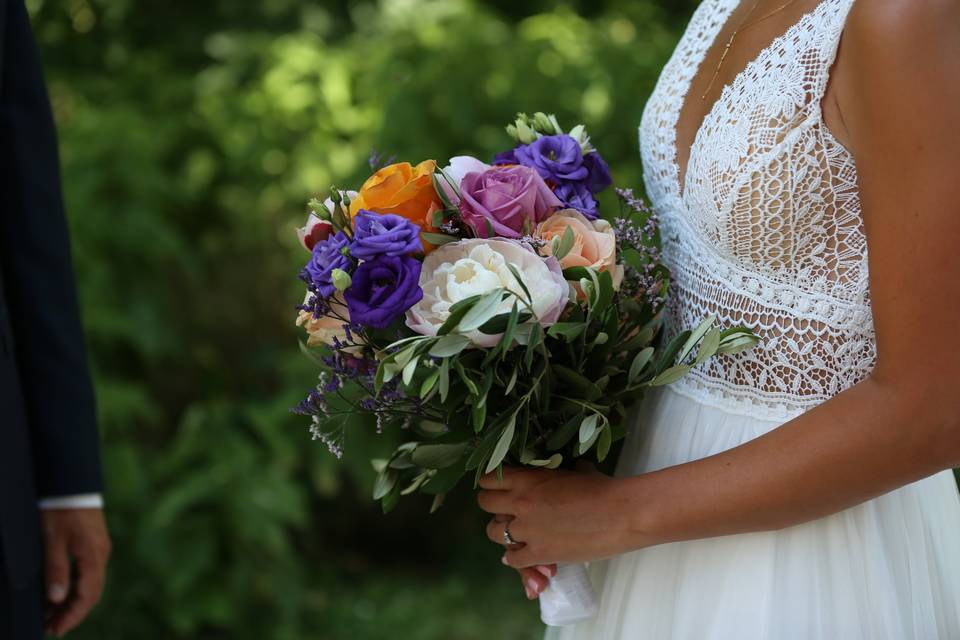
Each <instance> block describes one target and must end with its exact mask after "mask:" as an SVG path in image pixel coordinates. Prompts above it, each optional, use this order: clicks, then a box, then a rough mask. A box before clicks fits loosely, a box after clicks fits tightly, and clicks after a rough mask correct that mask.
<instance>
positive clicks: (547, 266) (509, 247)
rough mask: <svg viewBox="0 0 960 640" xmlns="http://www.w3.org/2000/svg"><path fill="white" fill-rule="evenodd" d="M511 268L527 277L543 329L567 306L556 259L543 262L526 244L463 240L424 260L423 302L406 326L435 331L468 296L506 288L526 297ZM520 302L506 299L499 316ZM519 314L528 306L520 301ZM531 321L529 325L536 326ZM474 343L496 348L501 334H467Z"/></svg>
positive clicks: (429, 333)
mask: <svg viewBox="0 0 960 640" xmlns="http://www.w3.org/2000/svg"><path fill="white" fill-rule="evenodd" d="M508 264H512V265H513V266H514V267H515V268H516V269H517V272H518V273H520V275H521V277H522V278H523V283H524V284H525V285H526V287H527V289H528V290H529V291H530V295H531V296H532V298H533V300H532V305H531V306H532V307H533V312H534V314H535V317H536V319H537V320H538V321H539V323H540V325H542V326H544V327H547V326H550V325H552V324H555V323H556V322H557V320H558V319H559V318H560V314H561V313H562V312H563V310H564V308H565V307H566V304H567V300H568V295H569V285H568V284H567V281H566V280H564V278H563V271H562V269H561V268H560V263H559V262H557V260H556V259H555V258H552V257H548V258H541V257H540V256H538V255H537V254H536V253H534V252H533V250H531V249H530V248H529V247H528V246H526V245H524V244H521V243H519V242H515V241H510V240H500V239H482V238H476V239H471V240H461V241H460V242H453V243H450V244H445V245H443V246H442V247H439V248H438V249H436V250H435V251H433V252H432V253H430V254H429V255H428V256H427V257H426V258H425V259H424V261H423V268H422V270H421V271H420V288H422V289H423V299H422V300H421V301H420V302H419V303H417V304H416V305H414V306H413V307H412V308H411V309H410V310H409V311H407V326H408V327H410V328H411V329H413V330H414V331H416V332H417V333H419V334H421V335H425V336H435V335H437V330H438V329H439V328H440V326H441V325H443V323H444V322H445V321H446V320H447V318H448V317H450V307H451V306H452V305H454V304H456V303H457V302H459V301H461V300H464V299H465V298H469V297H470V296H475V295H482V294H484V293H487V292H489V291H493V290H494V289H498V288H504V289H507V290H509V291H513V292H515V293H517V294H518V295H520V296H521V298H522V297H524V296H525V294H524V293H523V288H522V287H521V286H520V284H519V283H518V282H517V280H516V278H515V277H514V276H513V273H511V271H510V268H509V267H508V266H507V265H508ZM516 300H517V299H516V298H514V297H513V296H508V297H507V298H506V299H505V300H504V301H503V302H502V303H501V308H500V310H499V311H498V313H509V312H510V309H511V307H513V303H514V302H515V301H516ZM519 306H520V309H521V311H524V310H525V306H524V305H523V304H522V303H521V304H520V305H519ZM533 321H534V320H533V319H532V318H531V319H530V320H528V322H533ZM466 335H467V336H468V337H469V338H470V340H471V341H472V342H473V344H475V345H477V346H480V347H493V346H495V345H497V344H498V343H499V342H500V338H501V336H502V334H500V335H487V334H485V333H482V332H480V331H471V332H469V333H467V334H466Z"/></svg>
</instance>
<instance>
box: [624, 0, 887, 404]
mask: <svg viewBox="0 0 960 640" xmlns="http://www.w3.org/2000/svg"><path fill="white" fill-rule="evenodd" d="M738 1H739V0H705V1H704V2H703V3H702V4H701V5H700V7H699V8H698V9H697V12H696V13H695V14H694V17H693V19H692V20H691V22H690V25H689V27H688V29H687V32H686V34H685V35H684V37H683V39H682V40H681V42H680V44H679V45H678V47H677V50H676V51H675V52H674V55H673V57H672V58H671V60H670V61H669V62H668V64H667V65H666V67H665V68H664V71H663V74H662V75H661V77H660V80H659V82H658V84H657V88H656V90H655V92H654V94H653V96H652V97H651V99H650V101H649V102H648V104H647V107H646V109H645V111H644V116H643V122H642V124H641V127H640V145H641V153H642V156H643V163H644V169H645V179H646V185H647V193H648V195H649V197H650V199H651V202H652V203H653V206H654V208H656V209H657V210H658V211H659V212H660V215H661V218H662V220H663V228H662V232H663V241H664V258H665V260H666V262H667V265H668V266H669V267H670V269H671V270H672V272H673V283H672V284H673V290H672V293H671V298H670V301H669V303H668V312H669V324H670V326H671V327H672V329H671V330H678V329H680V328H688V327H692V326H694V325H695V324H696V323H697V322H699V321H700V320H701V319H702V318H704V317H706V316H708V315H711V314H713V315H716V316H717V318H718V319H719V321H720V322H722V323H724V324H726V325H733V324H743V325H746V326H749V327H751V328H752V329H754V330H755V331H756V332H757V334H758V335H759V336H760V337H761V339H762V342H761V344H760V345H759V346H758V347H757V348H755V349H754V350H752V351H749V352H746V353H742V354H738V355H736V356H722V357H719V358H715V359H713V360H711V361H709V362H707V363H704V364H703V365H700V366H699V367H697V368H696V369H695V370H694V371H693V372H692V373H691V374H690V375H689V376H688V377H687V378H685V379H684V380H681V381H680V382H679V383H676V384H675V385H674V388H675V389H676V390H677V391H679V392H681V393H684V394H687V395H692V396H694V397H696V398H698V399H701V400H704V401H706V402H709V403H711V404H714V405H718V406H721V407H725V408H728V409H731V410H735V411H738V412H745V413H750V414H751V415H758V416H763V417H768V418H771V419H779V420H785V419H789V418H791V417H793V416H795V415H797V414H799V413H802V412H804V411H806V410H807V409H809V408H810V407H812V406H815V405H816V404H819V403H821V402H823V401H824V400H827V399H829V398H831V397H833V396H834V395H836V394H837V393H839V392H841V391H843V390H844V389H846V388H848V387H850V386H852V385H854V384H855V383H857V382H859V381H860V380H862V379H863V378H864V377H865V376H866V375H867V374H868V373H869V372H870V370H871V369H872V368H873V365H874V362H875V360H876V346H875V338H874V331H873V319H872V315H871V312H870V298H869V288H868V271H867V244H866V238H865V235H864V231H863V223H862V217H861V209H860V198H859V192H858V188H857V171H856V166H855V164H854V161H853V157H852V156H851V154H850V153H849V152H848V151H847V150H846V149H845V148H844V147H843V146H842V145H841V144H840V143H839V142H838V141H837V140H836V139H835V138H834V137H833V136H832V135H831V134H830V131H829V130H828V129H827V127H826V125H825V124H824V122H823V114H822V111H821V106H820V104H821V101H822V99H823V96H824V94H825V92H826V88H827V83H828V81H829V73H830V69H831V67H832V65H833V61H834V59H835V58H836V53H837V47H838V45H839V41H840V36H841V33H842V31H843V27H844V24H845V22H846V16H847V14H848V13H849V10H850V8H851V6H852V4H853V1H854V0H822V1H821V2H820V4H818V5H817V6H816V8H815V9H814V10H812V11H810V12H809V13H807V14H805V15H804V16H803V17H802V18H801V20H800V21H799V22H798V23H796V24H795V25H794V26H792V27H791V28H790V29H789V30H788V31H787V32H786V33H785V34H783V35H782V36H780V37H779V38H777V39H776V40H774V42H773V43H772V44H771V45H770V46H769V47H767V48H766V49H764V50H763V51H762V52H761V53H760V54H759V55H758V57H757V58H756V59H754V60H753V61H752V62H751V63H750V64H749V65H748V66H747V67H746V68H745V69H744V71H743V72H741V73H740V74H739V75H738V76H736V78H735V79H734V80H733V82H732V83H731V84H729V85H728V86H726V87H725V88H724V89H723V91H722V92H721V95H720V97H719V99H718V100H717V102H716V103H715V104H714V105H713V108H712V109H711V111H710V112H709V113H708V115H707V116H706V118H705V119H704V121H703V124H702V126H701V127H700V129H699V130H698V131H697V134H696V136H695V139H694V142H693V145H692V147H691V151H690V159H689V161H688V165H687V171H686V176H685V178H684V184H683V185H682V187H681V185H680V176H679V173H680V170H679V167H678V164H677V158H676V149H677V135H676V133H677V121H678V119H679V117H680V111H681V109H682V107H683V102H684V100H685V96H686V94H687V92H688V90H689V87H690V84H691V81H692V79H693V77H694V75H695V74H696V73H697V70H698V69H699V67H700V65H701V63H702V61H703V59H704V57H705V56H706V53H707V51H708V49H709V48H710V46H711V45H712V44H713V42H714V40H715V39H716V38H717V36H718V34H719V32H720V30H721V29H722V28H723V26H724V24H725V23H726V21H727V20H728V18H729V17H730V15H731V14H732V12H733V10H734V9H735V8H736V5H737V3H738Z"/></svg>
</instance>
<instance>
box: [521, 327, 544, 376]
mask: <svg viewBox="0 0 960 640" xmlns="http://www.w3.org/2000/svg"><path fill="white" fill-rule="evenodd" d="M542 341H543V327H541V326H540V325H539V324H533V325H532V326H531V328H530V339H529V340H528V341H527V350H526V352H525V353H524V354H523V362H524V364H526V366H527V370H529V369H530V367H531V366H533V356H534V354H535V353H536V351H537V347H539V346H540V343H541V342H542Z"/></svg>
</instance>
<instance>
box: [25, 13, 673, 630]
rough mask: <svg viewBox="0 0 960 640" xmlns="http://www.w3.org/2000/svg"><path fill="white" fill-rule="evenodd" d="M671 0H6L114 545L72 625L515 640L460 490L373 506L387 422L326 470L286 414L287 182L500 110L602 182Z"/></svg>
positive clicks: (414, 146)
mask: <svg viewBox="0 0 960 640" xmlns="http://www.w3.org/2000/svg"><path fill="white" fill-rule="evenodd" d="M691 4H692V3H691V2H686V3H677V2H672V1H671V2H667V1H666V0H661V1H659V2H655V1H654V0H631V1H629V2H627V1H625V0H621V1H618V0H607V1H605V2H585V1H582V2H578V3H573V4H570V5H559V4H555V3H552V2H546V1H538V2H530V3H515V2H505V1H499V0H498V1H496V2H487V3H480V2H469V1H467V0H420V1H418V2H413V1H409V0H407V1H404V0H381V1H380V2H371V3H361V2H353V1H348V0H340V1H336V2H324V3H315V2H303V1H302V0H243V1H240V0H212V1H210V2H193V3H175V2H168V3H146V2H134V1H133V0H29V1H28V5H29V7H30V9H31V12H32V14H33V17H34V24H35V28H36V32H37V36H38V40H39V43H40V47H41V51H42V56H43V59H44V62H45V64H46V68H47V73H48V80H49V84H50V89H51V95H52V98H53V102H54V109H55V113H56V116H57V119H58V122H59V124H60V133H61V140H62V159H63V166H64V181H65V188H66V197H67V202H68V208H69V212H70V216H71V226H72V230H73V237H74V247H75V260H76V265H77V272H78V279H79V284H80V289H81V291H80V293H81V299H82V303H83V310H84V316H85V321H86V326H87V332H88V340H89V344H90V348H91V357H92V362H93V367H94V370H95V377H96V384H97V389H98V395H99V401H100V416H101V421H102V435H103V443H104V451H105V463H106V473H107V481H108V484H109V490H108V494H107V501H108V505H109V517H110V525H111V528H112V532H113V536H114V542H115V556H114V558H113V564H112V569H111V575H110V585H109V587H108V592H107V594H106V597H105V599H104V601H103V603H102V606H101V607H100V609H99V612H98V613H97V614H96V615H95V616H94V618H93V619H92V620H91V621H90V623H89V624H88V625H86V626H85V627H84V628H83V629H82V630H81V631H80V632H78V633H77V634H76V637H77V638H80V639H83V638H91V639H92V638H164V639H172V638H231V639H236V640H243V639H248V638H249V639H257V640H260V639H278V640H283V639H286V638H302V637H310V638H331V639H332V638H351V639H355V638H356V639H362V638H366V637H370V638H380V637H395V636H402V637H407V638H410V639H411V640H417V639H420V638H424V639H427V638H447V637H457V638H464V639H468V640H469V639H470V638H480V637H498V638H505V639H509V638H522V637H533V636H535V635H537V633H538V632H537V630H536V629H537V626H536V623H535V620H536V611H535V606H533V605H530V604H529V603H526V602H525V601H524V600H523V598H522V589H521V588H520V586H519V584H517V581H516V578H515V576H514V575H512V573H511V572H509V571H506V570H497V569H492V568H493V567H499V564H497V556H498V553H497V549H496V548H495V547H493V546H492V545H489V543H486V542H485V541H484V540H483V539H482V523H483V518H482V516H481V515H480V514H479V513H477V512H476V509H475V508H474V506H473V505H472V502H471V501H470V500H468V499H464V500H462V501H459V502H457V501H453V503H448V504H447V505H446V506H445V508H444V509H442V510H440V512H438V513H437V514H436V515H433V516H429V517H428V516H427V515H426V513H427V510H428V509H429V506H430V501H429V499H427V500H426V501H423V500H420V499H417V500H411V501H409V503H410V504H409V505H406V504H400V505H398V506H397V507H396V510H395V511H394V512H393V513H392V514H391V515H390V516H389V517H387V518H384V516H382V515H381V513H380V511H379V509H378V508H376V507H375V505H369V504H368V502H369V496H370V493H371V491H372V488H373V487H372V479H370V478H369V476H370V475H371V474H370V473H369V463H368V460H369V459H370V458H373V457H378V456H379V457H382V458H388V457H389V455H390V452H391V451H392V450H393V448H394V447H395V446H396V445H397V444H398V443H397V442H396V441H391V440H390V439H389V438H375V437H374V436H373V425H371V424H368V423H365V422H362V421H355V422H354V423H352V424H350V428H349V429H348V432H347V435H346V438H347V440H346V443H345V445H346V447H345V448H346V450H347V457H346V460H345V461H344V462H345V464H343V465H339V464H337V463H336V461H335V460H334V459H332V458H331V457H330V456H329V454H327V453H326V451H325V450H324V448H323V447H321V446H319V445H315V446H311V443H310V441H309V437H308V434H307V430H306V425H305V424H303V421H302V420H301V419H298V418H295V417H292V416H290V415H289V414H288V412H287V408H288V407H290V406H292V405H294V404H295V403H296V402H297V401H298V400H299V399H300V397H301V396H302V395H304V394H305V393H306V392H307V390H308V387H309V383H310V379H311V376H312V375H315V368H314V367H313V365H312V364H311V363H310V362H308V361H307V360H306V359H305V358H303V356H302V355H301V354H300V353H299V352H298V350H297V348H296V340H297V339H298V337H299V334H298V332H297V331H296V330H295V328H294V327H293V316H294V312H293V306H294V305H295V304H297V303H298V302H300V300H301V299H302V295H303V293H302V289H301V287H300V286H299V283H297V282H296V281H295V279H294V278H292V277H291V274H293V273H295V272H296V269H297V268H298V266H299V265H300V264H301V263H303V262H304V261H305V257H306V256H305V254H304V253H303V252H302V249H300V248H299V247H298V246H297V244H296V240H295V237H294V234H293V228H294V227H295V226H296V225H299V224H302V221H303V218H304V217H305V211H304V209H303V207H302V204H301V203H302V202H303V200H304V195H305V194H311V193H312V194H313V195H315V196H317V197H318V198H320V199H323V198H325V197H326V196H327V195H328V194H327V193H326V185H329V184H333V183H335V184H339V185H344V186H348V185H350V186H353V185H356V182H357V181H358V180H360V179H361V178H362V176H363V175H364V174H365V173H368V169H367V167H366V159H367V156H368V154H369V153H370V150H371V149H372V148H376V149H377V150H380V151H382V152H384V153H385V154H386V155H387V157H389V156H390V155H393V154H401V155H403V156H404V157H410V158H413V159H419V158H426V157H438V158H443V157H449V156H451V155H455V154H456V153H458V152H463V151H465V150H468V149H469V150H474V151H479V152H482V153H484V154H492V153H493V152H495V151H498V150H500V148H501V147H502V146H503V142H504V138H505V136H504V133H503V130H502V129H501V128H500V123H503V122H508V121H510V120H511V119H512V118H513V117H514V115H515V114H516V112H517V111H518V110H520V111H523V110H526V111H528V112H530V111H532V110H533V109H535V108H543V109H546V110H548V111H550V112H552V113H556V114H557V115H558V116H559V117H560V119H561V120H562V121H580V120H583V121H584V122H585V124H586V125H587V127H588V128H589V130H590V132H591V134H592V136H593V138H594V140H595V141H598V142H599V141H602V144H603V150H604V155H605V157H606V158H607V160H608V161H609V162H610V164H611V166H612V167H613V169H614V171H615V178H616V181H617V183H618V184H624V185H627V184H630V185H639V178H640V164H639V157H638V153H637V141H636V136H635V135H634V133H633V132H635V131H636V129H635V127H636V125H637V124H638V121H639V118H640V112H641V109H642V107H643V103H644V101H645V99H646V96H647V95H648V94H649V92H650V91H651V89H652V87H653V83H654V81H655V80H656V76H657V73H658V72H659V69H660V67H661V66H662V64H663V62H664V61H665V60H666V57H667V56H668V55H669V53H670V51H671V49H672V46H673V44H674V42H675V40H676V37H677V35H678V34H677V29H678V27H679V26H681V24H682V22H683V20H684V17H685V15H687V14H688V11H689V8H690V6H691ZM608 204H610V203H605V206H607V205H608ZM541 338H542V336H537V337H536V339H537V340H539V339H541ZM447 346H448V348H449V345H447ZM532 355H533V352H532V350H531V351H530V356H531V358H532ZM451 375H452V376H456V375H458V373H457V372H455V371H444V372H442V374H441V375H439V376H438V378H437V380H436V382H435V383H434V384H435V385H436V387H437V389H438V392H439V393H443V394H445V393H446V392H447V391H449V389H448V386H449V376H451ZM428 393H429V390H428ZM577 427H579V425H577ZM495 445H496V442H493V443H492V444H491V449H492V448H493V447H495ZM433 453H434V454H437V455H436V460H437V461H442V459H443V456H442V455H440V453H441V452H440V451H435V452H433ZM435 463H438V462H435ZM441 473H442V474H444V479H445V481H446V482H453V481H456V478H455V477H453V476H454V475H455V473H456V469H455V468H453V471H451V470H450V469H449V468H448V469H442V470H440V471H439V472H438V474H437V475H438V476H439V475H440V474H441ZM433 482H436V483H438V485H439V480H438V479H435V480H434V481H433ZM391 490H392V489H391ZM453 541H456V543H454V542H453ZM474 541H475V544H474ZM411 550H421V551H419V552H412V551H411ZM468 560H469V562H468ZM428 568H429V570H428ZM344 584H349V585H351V586H350V587H348V588H346V589H344V587H343V585H344ZM488 595H489V598H488ZM478 603H483V604H482V605H481V604H478ZM491 608H495V609H496V610H497V611H498V616H497V620H496V621H491V620H490V617H489V616H488V615H484V612H485V611H489V610H490V609H491ZM488 623H489V624H492V623H496V624H497V625H498V626H497V627H496V628H492V629H490V630H489V634H487V633H484V632H483V631H482V630H481V624H488ZM471 624H472V626H470V625H471Z"/></svg>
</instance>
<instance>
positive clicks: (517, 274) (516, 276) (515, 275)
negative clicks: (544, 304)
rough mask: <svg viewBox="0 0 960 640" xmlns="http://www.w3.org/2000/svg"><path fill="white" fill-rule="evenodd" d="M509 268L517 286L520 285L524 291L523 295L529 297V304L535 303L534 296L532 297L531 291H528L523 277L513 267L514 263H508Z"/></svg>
mask: <svg viewBox="0 0 960 640" xmlns="http://www.w3.org/2000/svg"><path fill="white" fill-rule="evenodd" d="M507 268H508V269H510V273H512V274H513V277H514V279H515V280H516V281H517V284H519V285H520V288H521V289H522V290H523V293H524V294H525V295H526V296H527V302H529V303H531V304H532V303H533V296H531V295H530V290H529V289H527V285H526V283H525V282H524V281H523V277H522V276H521V275H520V271H518V270H517V268H516V267H515V266H514V265H513V263H512V262H508V263H507Z"/></svg>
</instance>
